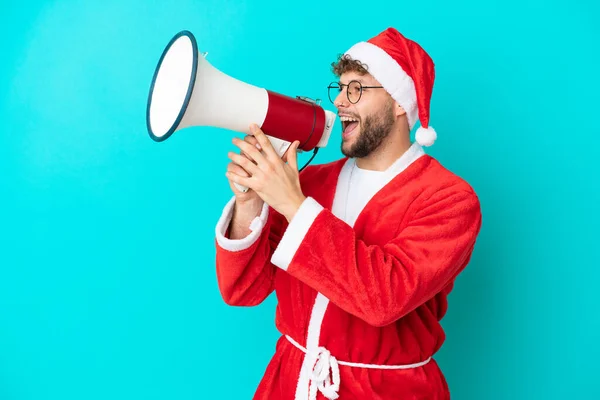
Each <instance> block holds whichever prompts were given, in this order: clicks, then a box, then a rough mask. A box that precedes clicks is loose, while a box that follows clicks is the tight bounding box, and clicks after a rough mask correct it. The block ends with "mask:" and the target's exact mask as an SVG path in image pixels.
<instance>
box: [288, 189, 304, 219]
mask: <svg viewBox="0 0 600 400" xmlns="http://www.w3.org/2000/svg"><path fill="white" fill-rule="evenodd" d="M304 200H306V196H304V195H301V196H299V197H297V198H295V199H294V200H292V201H291V202H290V205H289V207H288V208H287V209H286V210H285V211H284V213H283V215H284V217H285V219H287V221H288V222H290V221H291V220H292V219H293V218H294V216H295V215H296V213H297V212H298V210H299V209H300V206H301V205H302V203H304Z"/></svg>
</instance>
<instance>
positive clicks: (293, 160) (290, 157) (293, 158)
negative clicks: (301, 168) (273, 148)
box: [287, 140, 300, 171]
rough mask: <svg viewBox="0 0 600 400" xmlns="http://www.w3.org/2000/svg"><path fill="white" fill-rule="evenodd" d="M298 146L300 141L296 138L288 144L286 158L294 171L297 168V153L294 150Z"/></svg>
mask: <svg viewBox="0 0 600 400" xmlns="http://www.w3.org/2000/svg"><path fill="white" fill-rule="evenodd" d="M298 146H300V142H299V141H298V140H296V141H295V142H294V143H292V145H291V146H290V148H289V150H288V153H289V155H288V156H287V160H288V163H289V164H290V167H292V168H293V169H294V170H295V171H297V170H298V154H297V152H296V150H297V149H298Z"/></svg>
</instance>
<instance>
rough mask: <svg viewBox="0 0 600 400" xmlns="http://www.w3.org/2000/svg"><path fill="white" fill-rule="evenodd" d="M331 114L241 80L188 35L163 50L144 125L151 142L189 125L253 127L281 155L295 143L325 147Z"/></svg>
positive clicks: (305, 101) (307, 101) (304, 147)
mask: <svg viewBox="0 0 600 400" xmlns="http://www.w3.org/2000/svg"><path fill="white" fill-rule="evenodd" d="M334 121H335V114H334V113H333V112H331V111H328V110H324V109H323V108H322V107H321V106H320V105H319V104H318V102H316V101H311V100H310V99H305V98H300V97H297V98H292V97H288V96H285V95H282V94H279V93H275V92H273V91H269V90H266V89H264V88H260V87H257V86H254V85H251V84H249V83H246V82H242V81H240V80H238V79H235V78H233V77H231V76H228V75H226V74H224V73H223V72H221V71H219V70H218V69H216V68H215V67H213V66H212V65H211V64H210V63H209V62H208V60H206V54H199V52H198V45H197V42H196V38H195V37H194V35H193V34H192V33H191V32H189V31H187V30H184V31H181V32H179V33H178V34H176V35H175V36H174V37H173V38H172V39H171V40H170V41H169V43H168V45H167V46H166V48H165V49H164V51H163V53H162V55H161V57H160V60H159V62H158V65H157V67H156V70H155V72H154V76H153V78H152V84H151V87H150V93H149V96H148V104H147V110H146V123H147V127H148V133H149V134H150V137H151V138H152V139H154V140H155V141H157V142H160V141H163V140H166V139H167V138H169V137H170V136H171V135H172V134H173V133H174V132H176V131H178V130H181V129H184V128H187V127H191V126H213V127H220V128H225V129H229V130H232V131H237V132H242V133H246V134H248V133H250V132H249V127H250V125H251V124H257V125H258V126H259V127H260V128H261V129H262V130H263V132H265V134H266V135H267V136H268V137H269V140H270V141H271V143H273V144H274V147H275V150H276V151H277V152H278V154H279V155H280V156H281V155H283V153H284V152H285V151H286V150H287V148H288V147H289V145H290V144H291V143H292V142H294V141H295V140H299V141H300V146H299V149H300V150H303V151H310V150H312V149H314V148H316V147H317V148H318V147H325V146H326V145H327V142H328V140H329V136H330V134H331V130H332V128H333V124H334Z"/></svg>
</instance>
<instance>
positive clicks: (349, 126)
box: [340, 116, 359, 139]
mask: <svg viewBox="0 0 600 400" xmlns="http://www.w3.org/2000/svg"><path fill="white" fill-rule="evenodd" d="M340 121H342V137H343V138H344V139H346V138H348V137H350V136H352V134H353V133H354V132H355V131H356V128H357V127H358V124H359V121H358V118H354V117H346V116H343V117H340Z"/></svg>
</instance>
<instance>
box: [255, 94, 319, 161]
mask: <svg viewBox="0 0 600 400" xmlns="http://www.w3.org/2000/svg"><path fill="white" fill-rule="evenodd" d="M267 93H268V95H269V106H268V110H267V115H266V117H265V122H264V123H263V124H262V126H261V130H262V131H263V132H264V133H265V134H266V135H269V136H274V137H276V138H279V139H282V140H285V141H288V142H294V141H295V140H299V141H300V146H299V148H300V149H301V150H304V151H310V150H312V149H313V148H315V147H316V146H317V144H318V143H319V140H321V136H323V131H324V130H325V111H324V110H323V108H321V107H320V106H319V105H317V104H314V103H310V102H308V101H304V100H298V99H294V98H292V97H288V96H284V95H282V94H279V93H275V92H271V91H269V90H267Z"/></svg>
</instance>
